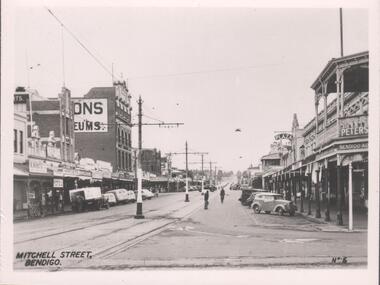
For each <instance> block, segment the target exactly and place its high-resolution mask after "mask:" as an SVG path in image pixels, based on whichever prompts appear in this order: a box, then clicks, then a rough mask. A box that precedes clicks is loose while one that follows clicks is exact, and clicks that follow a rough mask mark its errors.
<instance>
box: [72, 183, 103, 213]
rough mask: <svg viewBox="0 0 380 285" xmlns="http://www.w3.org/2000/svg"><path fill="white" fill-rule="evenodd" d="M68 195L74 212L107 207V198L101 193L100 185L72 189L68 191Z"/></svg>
mask: <svg viewBox="0 0 380 285" xmlns="http://www.w3.org/2000/svg"><path fill="white" fill-rule="evenodd" d="M69 195H70V201H71V208H72V210H73V211H75V212H82V211H87V210H89V209H93V210H100V209H101V208H106V209H108V208H109V203H108V198H107V197H104V196H103V195H102V191H101V189H100V187H87V188H78V189H73V190H70V191H69Z"/></svg>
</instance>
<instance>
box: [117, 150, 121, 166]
mask: <svg viewBox="0 0 380 285" xmlns="http://www.w3.org/2000/svg"><path fill="white" fill-rule="evenodd" d="M120 159H121V153H120V150H118V151H117V168H120V164H121V163H120Z"/></svg>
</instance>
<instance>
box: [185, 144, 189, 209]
mask: <svg viewBox="0 0 380 285" xmlns="http://www.w3.org/2000/svg"><path fill="white" fill-rule="evenodd" d="M185 152H186V195H185V202H190V200H189V179H188V171H189V166H188V161H187V155H188V153H187V141H186V143H185Z"/></svg>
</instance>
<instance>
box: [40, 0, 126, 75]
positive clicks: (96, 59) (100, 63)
mask: <svg viewBox="0 0 380 285" xmlns="http://www.w3.org/2000/svg"><path fill="white" fill-rule="evenodd" d="M45 9H46V10H47V11H48V12H49V14H50V15H51V16H52V17H53V18H54V19H55V20H56V21H57V22H58V23H59V24H60V25H61V27H62V28H64V29H65V30H66V31H67V32H68V33H69V34H70V35H71V36H72V37H73V39H74V40H75V41H76V42H77V43H78V44H79V45H80V46H81V47H82V48H83V49H84V50H85V51H86V52H87V53H88V54H89V55H90V56H91V57H92V58H93V59H94V60H95V61H96V62H97V63H98V64H99V65H100V66H101V67H102V68H103V69H104V70H105V71H106V72H107V73H108V74H109V75H111V76H113V77H116V76H115V75H114V74H113V73H112V71H110V70H109V69H108V67H107V66H106V65H105V64H104V63H103V62H102V61H101V60H100V59H99V58H97V57H96V55H94V54H93V53H92V52H91V51H90V49H89V48H87V47H86V45H85V44H84V43H83V42H82V41H81V40H80V39H79V38H78V37H77V36H76V35H75V34H74V33H73V32H72V31H71V30H70V29H69V28H68V27H67V26H66V25H65V24H64V23H63V22H62V21H61V20H60V19H59V18H58V17H57V16H56V15H55V14H54V13H53V11H52V10H51V9H49V8H48V7H46V6H45ZM117 78H118V77H117ZM118 79H119V78H118Z"/></svg>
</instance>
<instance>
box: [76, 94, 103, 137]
mask: <svg viewBox="0 0 380 285" xmlns="http://www.w3.org/2000/svg"><path fill="white" fill-rule="evenodd" d="M73 102H74V132H76V133H96V132H108V125H107V123H108V112H107V99H74V100H73Z"/></svg>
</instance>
